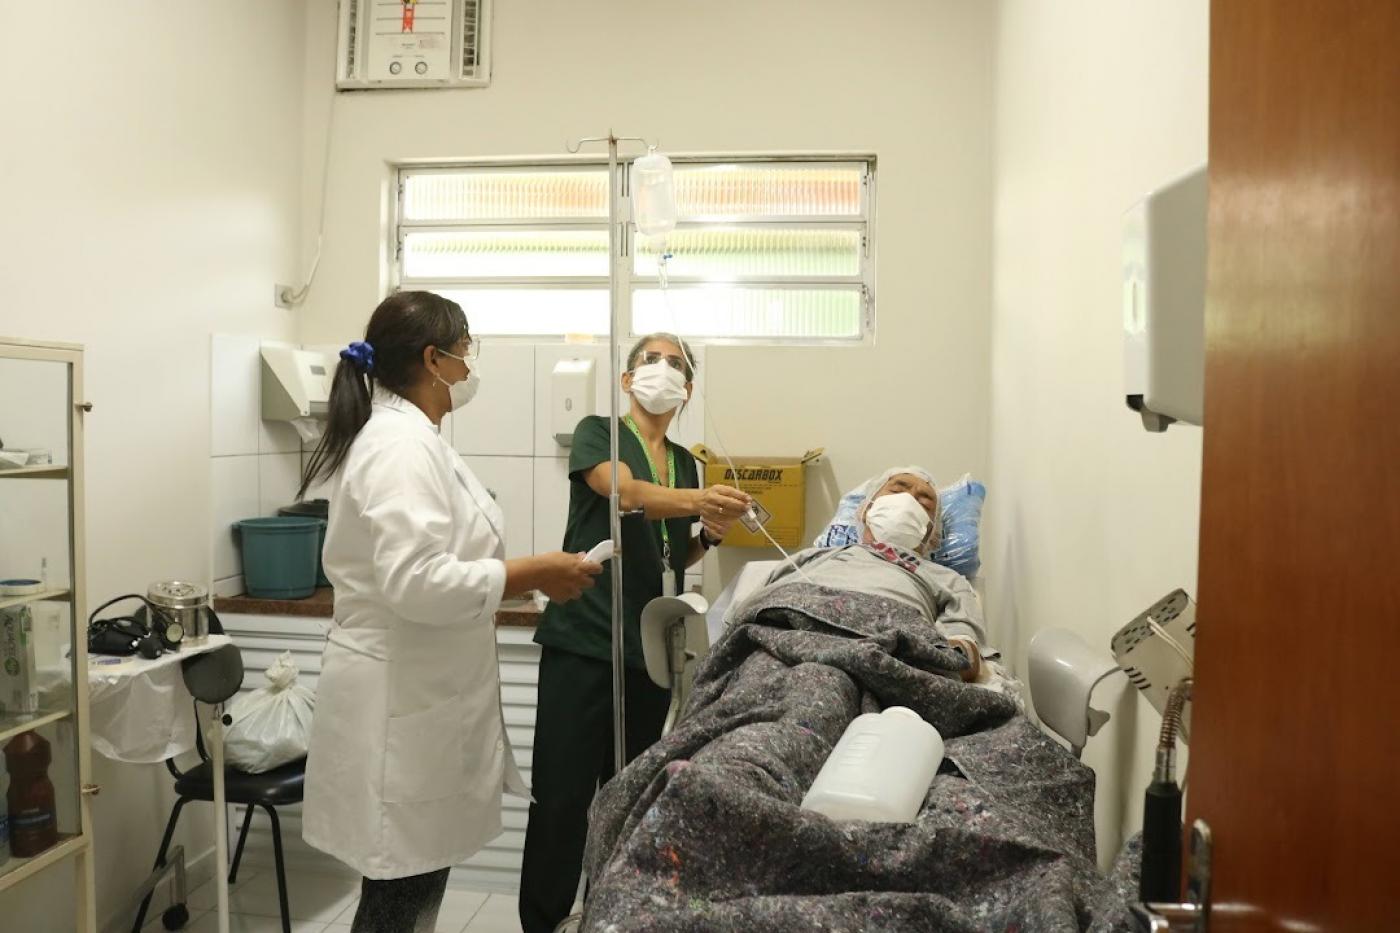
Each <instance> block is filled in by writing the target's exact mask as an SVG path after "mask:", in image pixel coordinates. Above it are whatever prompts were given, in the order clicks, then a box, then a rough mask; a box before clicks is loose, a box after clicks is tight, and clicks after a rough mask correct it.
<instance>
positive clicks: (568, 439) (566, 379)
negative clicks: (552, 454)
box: [549, 360, 598, 447]
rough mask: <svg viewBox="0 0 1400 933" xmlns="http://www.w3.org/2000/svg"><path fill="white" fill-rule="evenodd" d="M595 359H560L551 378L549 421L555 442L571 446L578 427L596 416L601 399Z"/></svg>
mask: <svg viewBox="0 0 1400 933" xmlns="http://www.w3.org/2000/svg"><path fill="white" fill-rule="evenodd" d="M594 372H595V367H594V366H593V361H592V360H560V361H559V362H557V363H555V364H554V371H553V372H552V373H550V376H549V411H550V415H549V420H550V426H551V428H552V432H553V434H554V442H555V443H556V444H558V445H559V446H561V447H568V446H569V445H571V444H572V443H573V442H574V428H576V427H578V423H579V421H580V420H581V419H582V418H583V417H585V416H586V415H591V414H593V413H594V409H595V408H596V407H597V406H596V402H597V398H598V394H597V388H596V382H595V378H596V377H595V376H594Z"/></svg>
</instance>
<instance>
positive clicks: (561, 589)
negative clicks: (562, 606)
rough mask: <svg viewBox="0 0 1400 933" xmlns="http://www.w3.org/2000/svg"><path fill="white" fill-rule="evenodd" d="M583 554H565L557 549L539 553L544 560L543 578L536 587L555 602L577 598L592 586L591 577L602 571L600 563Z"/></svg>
mask: <svg viewBox="0 0 1400 933" xmlns="http://www.w3.org/2000/svg"><path fill="white" fill-rule="evenodd" d="M583 558H584V555H583V554H567V553H565V552H563V551H557V552H555V553H553V554H541V555H540V560H542V561H545V562H546V567H545V570H544V573H545V579H544V580H542V581H541V582H540V585H539V586H538V587H536V589H538V590H539V591H540V592H542V593H544V595H546V596H548V597H549V598H550V599H551V600H553V601H554V602H556V603H567V602H568V601H569V600H571V599H578V598H579V597H580V596H582V595H583V591H584V590H589V589H592V588H593V578H594V577H596V576H597V575H598V574H600V573H602V572H603V565H602V564H594V563H590V562H589V561H586V560H584V559H583Z"/></svg>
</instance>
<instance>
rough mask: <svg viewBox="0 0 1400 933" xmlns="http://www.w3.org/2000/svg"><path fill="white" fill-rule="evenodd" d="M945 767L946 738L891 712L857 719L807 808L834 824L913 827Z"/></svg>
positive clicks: (909, 714)
mask: <svg viewBox="0 0 1400 933" xmlns="http://www.w3.org/2000/svg"><path fill="white" fill-rule="evenodd" d="M942 761H943V737H942V736H941V735H939V734H938V730H937V729H935V728H934V727H933V726H931V725H929V724H928V723H927V722H925V721H924V720H923V717H921V716H920V715H919V714H918V713H916V712H914V711H913V710H911V709H906V708H905V707H903V706H891V707H890V708H889V709H887V710H885V711H884V712H883V713H866V714H865V715H864V716H857V717H856V718H855V719H854V720H853V721H852V722H851V724H850V725H849V726H847V727H846V731H845V733H844V734H843V735H842V736H841V738H840V740H839V741H838V742H837V743H836V747H835V748H834V749H832V750H831V755H830V757H828V758H827V759H826V764H824V765H822V769H821V771H820V772H818V774H817V779H816V780H815V781H813V782H812V789H811V790H809V791H808V792H807V796H806V797H804V798H803V799H802V808H803V809H804V810H812V811H815V812H817V813H821V814H824V815H825V816H829V817H831V818H832V819H833V820H871V821H873V822H881V823H912V822H913V821H914V817H916V816H917V815H918V813H919V808H920V807H921V806H923V802H924V796H925V795H926V794H927V793H928V788H929V785H930V784H932V783H933V776H934V775H935V774H937V773H938V766H939V764H940V763H941V762H942Z"/></svg>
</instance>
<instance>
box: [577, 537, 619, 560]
mask: <svg viewBox="0 0 1400 933" xmlns="http://www.w3.org/2000/svg"><path fill="white" fill-rule="evenodd" d="M612 556H613V543H612V539H611V538H609V539H608V540H606V541H599V542H598V543H597V544H595V545H593V550H591V551H589V552H588V553H587V554H585V555H584V558H583V559H584V560H585V561H588V562H590V563H594V564H601V563H603V562H604V561H607V560H611V559H612Z"/></svg>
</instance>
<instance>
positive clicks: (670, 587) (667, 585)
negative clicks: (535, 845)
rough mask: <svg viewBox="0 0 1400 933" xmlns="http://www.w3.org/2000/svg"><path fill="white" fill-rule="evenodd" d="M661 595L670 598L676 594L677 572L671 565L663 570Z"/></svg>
mask: <svg viewBox="0 0 1400 933" xmlns="http://www.w3.org/2000/svg"><path fill="white" fill-rule="evenodd" d="M661 595H662V596H665V597H668V598H671V597H674V596H675V595H676V572H675V571H674V570H672V569H671V568H670V567H667V568H666V569H665V570H663V571H661Z"/></svg>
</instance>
